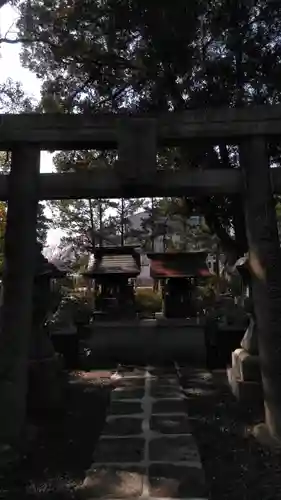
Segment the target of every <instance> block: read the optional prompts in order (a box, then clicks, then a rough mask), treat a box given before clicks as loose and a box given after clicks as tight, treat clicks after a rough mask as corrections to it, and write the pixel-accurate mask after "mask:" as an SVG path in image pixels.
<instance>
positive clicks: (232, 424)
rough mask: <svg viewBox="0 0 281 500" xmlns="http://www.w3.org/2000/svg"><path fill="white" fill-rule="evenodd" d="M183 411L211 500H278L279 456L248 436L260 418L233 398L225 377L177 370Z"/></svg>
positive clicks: (280, 492)
mask: <svg viewBox="0 0 281 500" xmlns="http://www.w3.org/2000/svg"><path fill="white" fill-rule="evenodd" d="M182 374H183V375H184V377H183V379H182V382H183V385H185V387H187V388H188V392H187V397H188V413H189V416H190V417H191V426H192V432H193V435H194V436H195V438H196V441H197V444H198V446H199V451H200V454H201V459H202V462H203V467H204V470H205V475H206V482H207V485H208V490H209V491H208V498H209V499H210V500H237V499H238V498H241V499H242V498H243V499H246V500H250V499H251V498H263V499H270V500H271V499H276V500H278V499H281V454H279V455H277V454H275V455H274V454H271V453H270V452H268V451H265V450H264V449H262V448H261V446H259V444H258V443H257V442H256V441H255V439H254V438H253V437H252V436H251V435H250V432H249V431H250V428H251V427H252V426H253V425H254V424H257V423H258V422H260V421H262V420H263V418H264V417H263V410H262V408H261V407H258V406H257V407H255V408H253V407H252V408H251V409H249V408H248V409H247V408H246V407H243V406H242V405H240V404H238V403H237V401H236V399H235V398H234V397H233V396H232V394H231V392H230V390H229V388H228V386H227V383H226V377H225V373H223V372H214V373H213V374H212V375H211V374H210V373H208V372H205V371H196V372H195V371H192V370H184V369H183V370H182Z"/></svg>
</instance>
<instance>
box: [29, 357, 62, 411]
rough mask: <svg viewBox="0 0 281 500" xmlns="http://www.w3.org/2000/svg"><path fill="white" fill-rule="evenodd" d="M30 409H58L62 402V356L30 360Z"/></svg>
mask: <svg viewBox="0 0 281 500" xmlns="http://www.w3.org/2000/svg"><path fill="white" fill-rule="evenodd" d="M28 378H29V390H28V410H29V411H30V412H34V411H35V412H36V413H37V412H38V411H40V412H45V411H50V410H57V409H59V408H60V406H61V404H62V393H63V375H62V363H61V359H60V356H59V355H57V354H54V355H53V356H50V357H46V358H41V359H33V360H30V361H29V377H28Z"/></svg>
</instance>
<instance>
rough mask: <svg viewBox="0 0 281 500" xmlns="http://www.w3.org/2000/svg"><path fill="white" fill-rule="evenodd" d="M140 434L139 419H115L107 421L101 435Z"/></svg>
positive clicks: (140, 423) (140, 425)
mask: <svg viewBox="0 0 281 500" xmlns="http://www.w3.org/2000/svg"><path fill="white" fill-rule="evenodd" d="M141 433H142V419H141V418H127V417H117V418H114V419H110V420H108V422H107V423H106V425H105V428H104V430H103V435H104V436H106V435H109V436H110V435H112V436H129V435H135V434H141Z"/></svg>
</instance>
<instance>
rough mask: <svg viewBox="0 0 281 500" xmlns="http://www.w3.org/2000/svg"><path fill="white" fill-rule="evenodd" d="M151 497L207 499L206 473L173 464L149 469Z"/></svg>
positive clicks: (154, 466)
mask: <svg viewBox="0 0 281 500" xmlns="http://www.w3.org/2000/svg"><path fill="white" fill-rule="evenodd" d="M149 483H150V495H151V496H154V497H161V498H165V497H166V498H191V497H194V498H195V497H196V498H202V497H205V484H204V473H203V471H202V470H201V469H198V468H193V467H180V466H174V465H173V464H167V465H151V466H150V467H149Z"/></svg>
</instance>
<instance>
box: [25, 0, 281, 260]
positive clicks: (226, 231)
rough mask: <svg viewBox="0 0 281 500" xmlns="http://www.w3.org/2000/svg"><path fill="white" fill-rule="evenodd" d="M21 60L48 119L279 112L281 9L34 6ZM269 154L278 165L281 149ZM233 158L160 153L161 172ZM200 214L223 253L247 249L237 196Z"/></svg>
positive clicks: (204, 1)
mask: <svg viewBox="0 0 281 500" xmlns="http://www.w3.org/2000/svg"><path fill="white" fill-rule="evenodd" d="M20 10H21V16H20V20H19V30H20V36H21V37H23V38H25V39H29V40H33V41H34V43H28V44H25V45H24V46H23V50H22V61H23V63H24V65H25V66H26V67H28V68H29V69H31V70H32V71H34V72H35V73H36V74H37V75H38V76H39V77H41V78H42V79H43V82H44V84H43V91H42V102H41V107H42V109H44V110H45V111H54V110H57V111H59V112H69V111H72V112H76V113H77V112H78V113H79V112H83V113H89V112H92V111H96V110H97V109H103V110H113V111H116V110H118V109H119V108H121V107H122V108H124V107H125V108H127V109H129V110H130V111H136V110H140V111H153V112H159V111H160V112H162V111H168V110H178V111H182V110H184V109H193V108H200V107H201V108H204V109H205V108H206V107H207V106H209V107H221V106H229V107H234V106H249V105H251V104H263V103H270V104H274V103H279V102H280V92H281V78H280V76H281V64H280V63H281V59H280V56H281V39H280V36H279V34H280V18H281V16H280V14H281V4H280V2H269V1H266V0H256V1H253V2H250V1H249V2H246V1H245V2H238V1H237V0H229V1H228V2H226V1H225V0H213V1H210V0H201V1H200V2H199V1H198V0H189V1H188V2H187V1H186V0H176V2H171V1H168V0H165V1H162V2H161V3H159V2H156V1H153V2H152V1H151V0H135V1H133V2H132V1H131V0H104V1H102V2H100V1H97V0H91V1H90V0H77V1H75V2H73V1H72V0H65V1H64V2H60V3H59V4H58V3H57V0H48V1H45V2H42V1H41V0H29V1H28V2H25V1H24V2H22V4H21V7H20ZM270 153H271V157H272V159H273V160H274V161H275V162H276V163H280V149H279V147H277V146H276V145H271V147H270ZM238 164H239V159H238V156H237V150H236V149H235V148H233V147H227V146H225V145H222V144H218V145H217V147H216V148H213V147H210V146H209V145H208V144H202V142H201V141H200V142H198V143H197V142H196V141H194V143H193V144H192V145H188V148H181V149H179V148H174V149H166V150H162V151H159V154H158V165H159V167H160V168H173V169H176V168H186V167H187V166H188V168H221V167H225V168H233V167H237V166H238ZM196 205H197V209H199V210H200V211H201V212H202V213H203V214H204V216H205V218H206V222H207V224H208V226H209V227H210V229H211V231H213V232H215V233H216V234H217V235H218V237H219V238H220V240H221V242H222V244H223V246H224V249H225V250H226V251H232V253H234V254H235V255H243V254H244V253H245V251H246V249H247V241H246V233H245V230H244V215H243V207H242V203H241V198H240V196H238V197H231V196H228V197H226V196H221V197H218V196H216V197H208V198H205V197H202V198H200V199H197V201H196Z"/></svg>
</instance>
